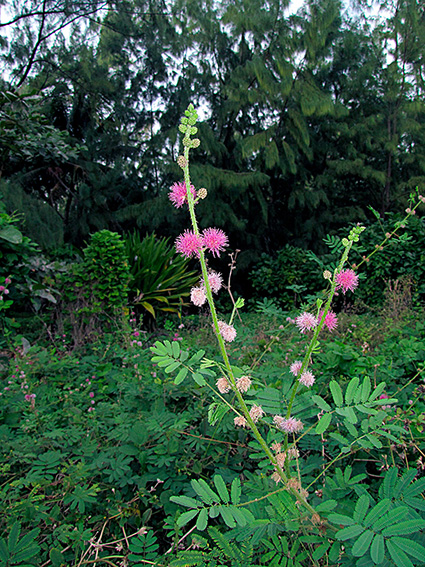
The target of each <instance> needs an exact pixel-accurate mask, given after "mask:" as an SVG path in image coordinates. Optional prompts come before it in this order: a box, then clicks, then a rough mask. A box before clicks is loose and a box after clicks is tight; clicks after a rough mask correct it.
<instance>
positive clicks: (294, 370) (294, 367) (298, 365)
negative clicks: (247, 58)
mask: <svg viewBox="0 0 425 567" xmlns="http://www.w3.org/2000/svg"><path fill="white" fill-rule="evenodd" d="M302 365H303V363H302V362H301V360H296V361H295V362H293V363H292V364H291V366H290V367H289V371H290V372H291V374H293V375H294V376H298V374H299V372H300V370H301V367H302Z"/></svg>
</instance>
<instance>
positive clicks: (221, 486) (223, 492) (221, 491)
mask: <svg viewBox="0 0 425 567" xmlns="http://www.w3.org/2000/svg"><path fill="white" fill-rule="evenodd" d="M213 481H214V484H215V487H216V489H217V492H218V495H219V496H220V498H221V499H222V501H223V502H225V503H226V504H228V503H229V491H228V490H227V487H226V483H225V482H224V480H223V478H222V477H221V476H220V475H219V474H216V475H215V476H214V477H213Z"/></svg>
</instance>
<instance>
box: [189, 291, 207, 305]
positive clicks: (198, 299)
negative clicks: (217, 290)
mask: <svg viewBox="0 0 425 567" xmlns="http://www.w3.org/2000/svg"><path fill="white" fill-rule="evenodd" d="M206 300H207V295H206V293H205V288H204V287H203V286H199V287H192V289H191V290H190V301H191V302H192V303H193V304H194V305H196V306H198V307H201V306H202V305H203V304H204V303H205V302H206Z"/></svg>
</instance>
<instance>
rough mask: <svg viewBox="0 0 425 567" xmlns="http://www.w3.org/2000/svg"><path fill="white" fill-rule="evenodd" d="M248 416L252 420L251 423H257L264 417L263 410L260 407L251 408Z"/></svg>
mask: <svg viewBox="0 0 425 567" xmlns="http://www.w3.org/2000/svg"><path fill="white" fill-rule="evenodd" d="M249 415H250V417H251V419H252V421H253V422H254V423H257V421H258V420H259V419H260V418H261V417H263V415H264V410H263V408H262V407H261V406H252V408H251V409H250V410H249Z"/></svg>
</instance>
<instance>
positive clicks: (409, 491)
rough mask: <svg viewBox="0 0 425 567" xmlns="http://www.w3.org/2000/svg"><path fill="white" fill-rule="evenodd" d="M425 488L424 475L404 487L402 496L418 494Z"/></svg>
mask: <svg viewBox="0 0 425 567" xmlns="http://www.w3.org/2000/svg"><path fill="white" fill-rule="evenodd" d="M424 490H425V477H423V478H420V479H419V480H417V481H415V482H414V483H413V484H411V485H410V486H409V487H407V488H406V490H405V491H404V496H405V497H406V496H409V497H410V496H417V495H418V494H422V492H423V491H424Z"/></svg>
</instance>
